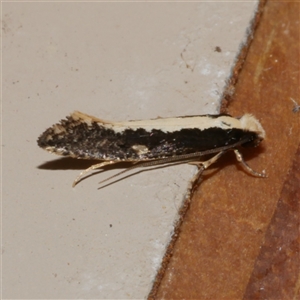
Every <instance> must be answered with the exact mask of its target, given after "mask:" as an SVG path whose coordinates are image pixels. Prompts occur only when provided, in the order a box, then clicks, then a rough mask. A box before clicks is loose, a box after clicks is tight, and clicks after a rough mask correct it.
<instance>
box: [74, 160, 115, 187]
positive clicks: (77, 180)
mask: <svg viewBox="0 0 300 300" xmlns="http://www.w3.org/2000/svg"><path fill="white" fill-rule="evenodd" d="M118 162H119V161H113V160H110V161H104V162H101V163H99V164H95V165H92V166H90V167H89V168H87V169H86V170H84V171H82V172H81V173H80V174H79V176H78V177H77V178H75V180H74V181H73V184H72V187H74V186H75V185H76V184H77V183H78V182H79V181H80V180H81V179H82V177H83V176H84V175H85V174H87V173H89V172H91V171H93V170H96V169H100V168H102V167H104V166H107V165H112V164H116V163H118Z"/></svg>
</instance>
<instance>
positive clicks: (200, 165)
mask: <svg viewBox="0 0 300 300" xmlns="http://www.w3.org/2000/svg"><path fill="white" fill-rule="evenodd" d="M224 153H225V151H221V152H219V153H218V154H217V155H215V156H213V157H212V158H210V159H209V160H206V161H191V162H189V163H188V164H189V165H196V166H197V167H198V168H199V169H200V170H201V169H203V170H206V169H207V168H208V167H209V166H210V165H212V164H213V163H215V162H216V161H217V160H218V159H219V158H220V157H221V156H222V155H223V154H224ZM203 170H202V172H203Z"/></svg>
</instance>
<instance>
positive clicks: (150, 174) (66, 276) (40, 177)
mask: <svg viewBox="0 0 300 300" xmlns="http://www.w3.org/2000/svg"><path fill="white" fill-rule="evenodd" d="M256 5H257V3H256V2H252V3H251V2H247V3H244V2H243V3H236V2H235V3H227V2H225V3H220V2H212V3H205V2H203V3H92V2H90V3H75V2H64V3H63V2H62V3H58V2H57V3H55V2H53V3H50V2H43V3H42V2H40V3H34V2H28V3H26V2H19V3H17V2H16V3H12V2H11V3H9V2H6V3H2V9H3V10H2V21H3V57H2V58H3V68H2V74H3V115H2V120H3V140H2V150H3V180H2V183H3V189H2V196H3V203H2V210H3V211H2V217H3V221H2V225H3V231H2V236H3V237H2V238H3V239H2V246H3V249H2V253H3V289H2V292H3V298H11V299H13V298H14V299H16V298H22V299H24V298H31V299H32V298H40V299H45V298H47V299H58V298H60V299H62V298H64V299H67V298H68V299H70V298H82V299H91V298H95V299H108V298H110V299H117V298H118V299H120V298H122V299H125V298H128V299H132V298H145V297H146V296H147V293H148V292H149V290H150V288H151V284H152V281H153V279H154V277H155V273H156V270H157V268H158V267H159V265H160V261H161V258H162V256H163V253H164V250H165V247H166V245H167V243H168V241H169V238H170V235H171V233H172V230H173V222H174V219H175V218H176V216H177V211H178V208H179V206H180V203H181V201H182V199H183V198H184V195H185V193H186V188H187V186H188V182H189V179H190V178H192V176H193V174H194V172H195V168H194V167H193V166H187V165H182V166H174V167H170V168H163V169H156V170H151V171H147V172H142V173H139V174H137V175H135V176H131V177H129V178H126V179H124V180H121V181H119V182H117V183H114V184H112V185H109V186H107V187H106V188H104V189H100V190H97V188H98V184H97V183H98V182H99V181H100V180H101V179H103V178H105V177H107V176H109V175H111V174H113V173H115V172H116V171H117V170H116V169H113V170H111V171H107V172H106V173H104V174H100V175H96V176H92V177H89V178H88V179H86V180H84V181H82V182H81V183H80V184H79V185H78V186H76V188H74V189H72V188H71V183H72V181H73V179H74V178H75V177H76V176H77V175H78V173H79V172H80V171H81V169H82V168H85V167H87V166H88V165H86V164H85V165H84V166H83V164H82V162H80V161H76V160H74V161H70V160H67V161H66V160H60V159H59V157H56V156H51V155H50V154H48V153H46V152H45V151H42V150H41V149H39V148H38V147H37V145H36V139H37V137H38V135H39V134H41V133H42V131H43V130H44V129H46V128H47V127H49V126H50V125H52V124H53V123H56V122H57V121H58V120H60V119H61V118H64V117H65V116H66V115H68V114H69V113H71V112H72V111H73V110H80V111H83V112H85V113H88V114H91V115H95V116H96V117H99V118H104V119H108V120H116V121H120V120H126V119H144V118H156V117H158V116H161V117H170V116H176V115H192V114H203V113H216V112H217V111H218V108H219V97H220V95H221V93H222V90H223V87H224V85H225V80H226V78H228V76H229V75H230V68H231V67H232V64H233V61H234V59H235V57H236V55H237V51H238V48H239V45H240V43H241V41H242V40H243V39H244V38H245V32H246V28H247V26H248V24H249V21H250V19H251V17H252V16H253V14H254V10H255V7H256ZM216 46H219V47H221V49H222V52H220V53H219V52H215V51H214V49H215V47H216ZM243 113H244V112H241V114H243ZM46 162H49V164H48V165H46V166H45V165H44V166H43V167H42V168H39V166H41V165H43V164H44V163H46Z"/></svg>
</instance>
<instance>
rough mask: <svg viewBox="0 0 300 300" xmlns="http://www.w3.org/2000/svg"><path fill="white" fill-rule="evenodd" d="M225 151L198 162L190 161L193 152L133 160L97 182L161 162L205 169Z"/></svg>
mask: <svg viewBox="0 0 300 300" xmlns="http://www.w3.org/2000/svg"><path fill="white" fill-rule="evenodd" d="M225 152H226V151H221V152H219V153H218V154H217V155H215V156H213V157H212V158H211V159H209V160H206V161H204V162H199V161H191V159H192V158H194V153H193V155H192V156H191V155H189V154H184V155H181V156H180V158H179V156H178V157H167V158H162V159H159V160H151V161H147V162H144V163H141V164H138V162H134V165H133V166H132V167H130V168H127V169H125V170H123V171H121V172H119V173H117V174H115V175H112V176H110V177H108V178H105V179H104V180H101V181H100V182H99V184H101V183H103V182H106V181H108V180H110V179H112V178H115V177H117V176H119V175H121V174H124V173H126V172H128V171H131V170H133V169H136V168H143V167H152V166H156V165H162V164H170V165H176V164H183V163H189V164H191V165H197V166H198V168H199V169H200V168H201V167H200V166H202V167H203V168H204V170H205V169H207V168H208V167H209V166H210V165H211V164H213V163H214V162H216V161H217V160H218V159H219V158H220V157H221V156H222V155H223V154H224V153H225Z"/></svg>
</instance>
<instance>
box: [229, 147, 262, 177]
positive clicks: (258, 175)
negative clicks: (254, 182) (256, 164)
mask: <svg viewBox="0 0 300 300" xmlns="http://www.w3.org/2000/svg"><path fill="white" fill-rule="evenodd" d="M233 151H234V154H235V156H236V159H237V161H238V162H239V163H241V164H242V166H243V167H244V169H245V170H246V171H247V172H248V173H250V174H251V175H253V176H256V177H267V175H266V173H265V171H262V172H261V173H258V172H256V171H254V170H253V169H251V168H250V167H249V166H248V164H247V163H246V162H245V161H244V158H243V156H242V154H241V153H240V152H239V150H237V149H234V150H233Z"/></svg>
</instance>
